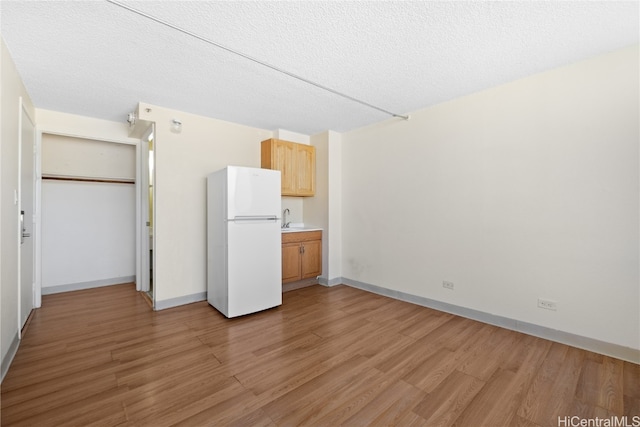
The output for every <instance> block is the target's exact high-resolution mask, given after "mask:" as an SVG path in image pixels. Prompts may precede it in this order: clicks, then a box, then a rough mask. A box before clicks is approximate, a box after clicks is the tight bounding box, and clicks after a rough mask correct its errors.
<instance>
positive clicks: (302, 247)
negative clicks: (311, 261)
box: [300, 245, 304, 253]
mask: <svg viewBox="0 0 640 427" xmlns="http://www.w3.org/2000/svg"><path fill="white" fill-rule="evenodd" d="M300 249H302V253H304V245H302V246H300Z"/></svg>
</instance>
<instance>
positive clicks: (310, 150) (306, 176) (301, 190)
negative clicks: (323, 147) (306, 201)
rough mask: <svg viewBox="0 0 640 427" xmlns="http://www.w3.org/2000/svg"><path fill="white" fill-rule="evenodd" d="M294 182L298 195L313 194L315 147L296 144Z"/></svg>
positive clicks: (314, 184)
mask: <svg viewBox="0 0 640 427" xmlns="http://www.w3.org/2000/svg"><path fill="white" fill-rule="evenodd" d="M295 156H296V159H295V160H296V169H295V170H296V173H295V180H296V182H295V184H296V194H297V195H298V196H313V195H314V194H315V191H316V180H315V176H316V148H315V147H314V146H312V145H304V144H296V152H295Z"/></svg>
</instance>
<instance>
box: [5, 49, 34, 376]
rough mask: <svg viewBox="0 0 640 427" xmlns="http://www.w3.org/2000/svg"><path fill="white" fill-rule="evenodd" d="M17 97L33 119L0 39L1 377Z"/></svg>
mask: <svg viewBox="0 0 640 427" xmlns="http://www.w3.org/2000/svg"><path fill="white" fill-rule="evenodd" d="M20 97H22V101H23V103H24V105H25V107H26V110H27V111H28V113H29V115H30V116H31V117H36V114H35V110H34V108H33V104H32V103H31V99H30V98H29V94H28V93H27V91H26V89H25V87H24V84H23V83H22V80H21V78H20V76H19V75H18V71H17V70H16V67H15V64H14V63H13V59H12V58H11V56H10V55H9V51H8V50H7V47H6V46H5V44H4V40H1V39H0V100H1V102H0V174H1V176H2V180H1V185H0V201H1V209H0V242H1V244H2V250H1V252H0V318H1V321H2V325H1V339H0V355H1V357H2V359H1V362H2V363H1V365H2V375H3V376H4V374H5V369H6V368H8V362H9V360H8V358H9V357H11V355H10V354H8V352H9V351H10V350H11V349H12V347H11V346H12V345H14V346H15V344H16V341H15V340H16V339H17V336H18V285H19V283H18V278H19V274H18V245H19V217H20V215H19V207H18V205H17V204H15V203H14V192H17V191H18V190H19V180H18V174H19V164H20V162H19V146H18V140H19V134H20V127H19V116H20Z"/></svg>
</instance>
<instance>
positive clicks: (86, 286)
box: [42, 276, 136, 295]
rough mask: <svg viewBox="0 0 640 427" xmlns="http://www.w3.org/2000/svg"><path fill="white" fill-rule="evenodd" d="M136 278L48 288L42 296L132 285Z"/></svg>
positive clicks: (43, 289)
mask: <svg viewBox="0 0 640 427" xmlns="http://www.w3.org/2000/svg"><path fill="white" fill-rule="evenodd" d="M135 278H136V276H123V277H112V278H110V279H101V280H92V281H90V282H78V283H70V284H68V285H56V286H46V287H44V288H42V295H52V294H59V293H62V292H73V291H80V290H83V289H93V288H101V287H103V286H111V285H122V284H124V283H131V282H133V281H134V280H135Z"/></svg>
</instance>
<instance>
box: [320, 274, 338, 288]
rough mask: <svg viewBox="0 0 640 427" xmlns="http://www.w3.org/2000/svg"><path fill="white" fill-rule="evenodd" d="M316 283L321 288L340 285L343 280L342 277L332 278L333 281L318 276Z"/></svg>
mask: <svg viewBox="0 0 640 427" xmlns="http://www.w3.org/2000/svg"><path fill="white" fill-rule="evenodd" d="M318 283H320V284H321V285H323V286H328V287H331V286H336V285H340V284H342V283H344V279H343V278H342V277H334V278H333V279H328V280H327V278H326V277H324V276H320V277H318Z"/></svg>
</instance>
